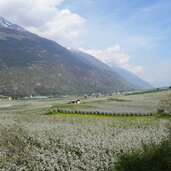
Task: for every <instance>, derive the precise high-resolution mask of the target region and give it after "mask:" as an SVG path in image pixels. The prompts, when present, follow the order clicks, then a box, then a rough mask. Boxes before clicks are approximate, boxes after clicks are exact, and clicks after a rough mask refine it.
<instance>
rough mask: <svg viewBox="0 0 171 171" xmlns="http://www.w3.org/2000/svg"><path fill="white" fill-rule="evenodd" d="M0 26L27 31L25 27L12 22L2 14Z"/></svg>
mask: <svg viewBox="0 0 171 171" xmlns="http://www.w3.org/2000/svg"><path fill="white" fill-rule="evenodd" d="M0 27H2V28H3V27H4V28H9V29H13V30H18V31H26V30H25V29H24V28H23V27H21V26H18V25H16V24H12V23H10V22H9V21H7V20H6V19H5V18H4V17H2V16H1V17H0Z"/></svg>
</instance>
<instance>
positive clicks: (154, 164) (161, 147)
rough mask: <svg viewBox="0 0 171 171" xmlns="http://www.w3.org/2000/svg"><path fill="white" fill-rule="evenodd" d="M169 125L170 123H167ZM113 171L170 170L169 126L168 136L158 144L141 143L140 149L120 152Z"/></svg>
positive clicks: (170, 141)
mask: <svg viewBox="0 0 171 171" xmlns="http://www.w3.org/2000/svg"><path fill="white" fill-rule="evenodd" d="M169 126H170V125H169ZM112 170H114V171H170V170H171V128H170V127H169V131H168V137H167V138H166V139H163V140H162V141H161V142H160V143H159V144H156V143H150V144H144V143H142V148H141V149H134V150H132V151H127V152H125V153H123V154H121V155H120V156H119V157H118V159H117V162H116V164H115V167H114V168H113V169H112Z"/></svg>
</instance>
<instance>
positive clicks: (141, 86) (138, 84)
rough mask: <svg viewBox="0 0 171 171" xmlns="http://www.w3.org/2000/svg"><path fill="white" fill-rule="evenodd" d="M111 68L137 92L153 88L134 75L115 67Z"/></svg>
mask: <svg viewBox="0 0 171 171" xmlns="http://www.w3.org/2000/svg"><path fill="white" fill-rule="evenodd" d="M111 68H112V69H113V70H114V71H115V72H117V73H118V74H119V75H120V76H121V77H122V78H123V79H125V80H126V81H128V82H129V83H130V84H132V85H133V86H134V88H135V89H137V90H147V89H151V88H153V87H152V86H151V85H150V84H149V83H147V82H146V81H144V80H142V79H140V78H139V77H138V76H136V75H135V74H133V73H131V72H129V71H127V70H125V69H123V68H120V67H117V66H111Z"/></svg>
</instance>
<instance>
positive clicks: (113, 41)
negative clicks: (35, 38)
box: [0, 0, 171, 87]
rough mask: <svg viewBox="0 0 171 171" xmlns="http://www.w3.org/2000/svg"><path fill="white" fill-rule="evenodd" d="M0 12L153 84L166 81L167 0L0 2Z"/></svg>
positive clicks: (169, 48)
mask: <svg viewBox="0 0 171 171" xmlns="http://www.w3.org/2000/svg"><path fill="white" fill-rule="evenodd" d="M0 15H1V16H3V17H5V18H6V19H7V20H9V21H11V22H12V23H17V24H18V25H21V26H23V27H25V28H26V29H27V30H29V31H31V32H34V33H36V34H38V35H40V36H43V37H46V38H49V39H52V40H54V41H56V42H58V43H60V44H61V45H63V46H65V47H72V48H77V49H80V50H82V51H84V52H86V53H90V54H91V55H93V56H95V57H97V58H98V59H100V60H102V61H103V62H105V63H107V64H108V65H111V66H112V65H117V66H120V67H122V68H124V69H127V70H129V71H131V72H133V73H134V74H136V75H138V76H139V77H140V78H142V79H144V80H145V81H147V82H149V83H150V84H152V85H153V86H155V87H158V86H170V85H171V1H170V0H29V1H28V0H0Z"/></svg>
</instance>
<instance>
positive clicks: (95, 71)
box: [0, 22, 135, 95]
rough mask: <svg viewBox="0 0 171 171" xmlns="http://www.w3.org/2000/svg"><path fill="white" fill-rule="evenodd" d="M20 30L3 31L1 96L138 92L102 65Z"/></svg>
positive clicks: (0, 33)
mask: <svg viewBox="0 0 171 171" xmlns="http://www.w3.org/2000/svg"><path fill="white" fill-rule="evenodd" d="M9 23H10V22H9ZM11 24H12V23H10V25H11ZM12 25H15V26H17V27H20V26H18V25H16V24H12ZM17 27H11V26H9V27H8V28H7V27H6V26H4V25H2V26H1V27H0V75H1V77H0V94H10V95H30V94H32V95H49V94H77V93H82V94H83V93H93V92H104V93H108V92H114V91H129V90H134V89H135V88H134V87H133V86H132V85H131V84H129V83H128V82H127V81H125V80H124V79H123V78H122V77H120V76H119V75H118V74H117V73H116V72H114V71H111V70H110V69H109V70H108V69H104V68H101V67H99V64H101V62H100V61H98V62H97V61H96V62H95V63H94V64H90V63H89V62H88V61H87V59H86V58H84V60H83V58H82V55H80V56H79V55H76V54H74V53H73V52H72V51H69V50H68V49H66V48H65V47H63V46H61V45H60V44H58V43H56V42H54V41H51V40H49V39H46V38H42V37H40V36H38V35H36V34H33V33H31V32H29V31H26V30H25V29H24V30H23V29H21V30H20V29H16V28H17ZM21 28H22V27H21ZM92 62H93V60H92ZM97 63H99V64H98V65H96V64H97ZM105 67H106V68H108V67H107V66H105Z"/></svg>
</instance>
